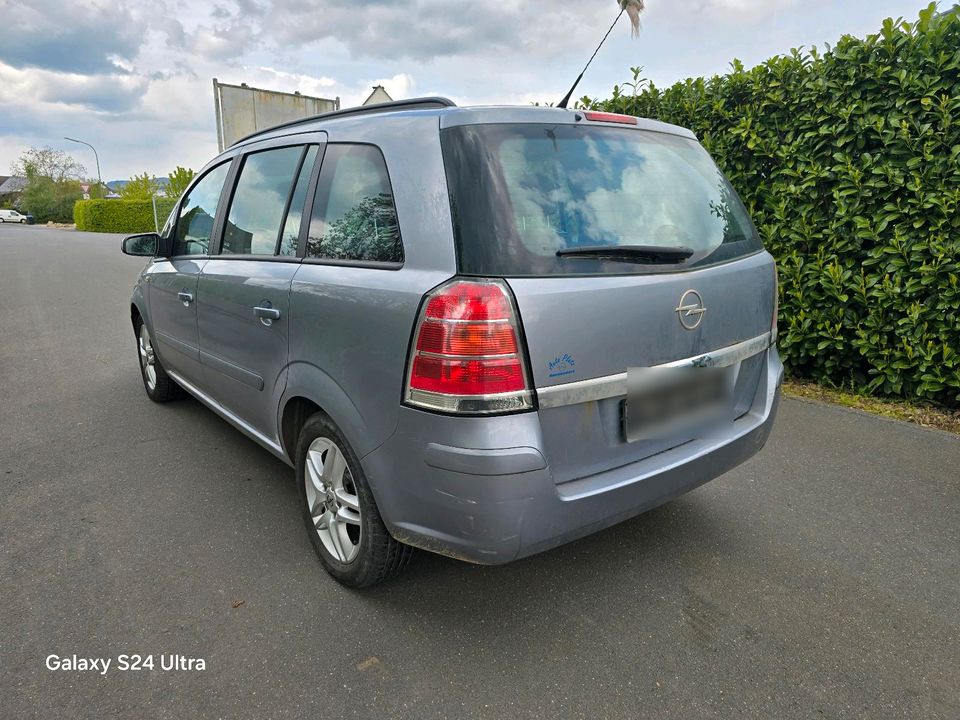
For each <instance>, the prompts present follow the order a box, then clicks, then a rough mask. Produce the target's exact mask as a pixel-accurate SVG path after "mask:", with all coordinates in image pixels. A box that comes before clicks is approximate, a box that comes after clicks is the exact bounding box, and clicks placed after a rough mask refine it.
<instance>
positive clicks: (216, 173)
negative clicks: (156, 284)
mask: <svg viewBox="0 0 960 720" xmlns="http://www.w3.org/2000/svg"><path fill="white" fill-rule="evenodd" d="M229 170H230V161H227V162H225V163H221V164H220V165H217V166H216V167H215V168H213V169H212V170H210V171H209V172H208V173H207V174H206V175H204V176H203V178H202V179H201V180H200V182H198V183H197V184H196V185H194V186H193V187H192V188H191V189H190V192H189V193H188V194H187V196H186V197H185V198H184V199H183V202H182V203H181V204H180V215H179V217H178V218H177V235H176V237H175V238H174V239H173V254H174V255H206V254H207V252H208V250H209V247H210V235H211V234H212V233H213V223H214V220H215V219H216V215H217V203H218V202H220V191H221V190H223V181H224V180H226V179H227V172H228V171H229Z"/></svg>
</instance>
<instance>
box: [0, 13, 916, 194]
mask: <svg viewBox="0 0 960 720" xmlns="http://www.w3.org/2000/svg"><path fill="white" fill-rule="evenodd" d="M647 5H648V10H647V12H646V14H645V15H644V27H643V31H642V33H641V36H640V38H639V40H631V38H630V32H629V23H628V22H627V19H626V18H625V17H624V18H623V19H622V21H621V25H619V26H618V27H617V28H616V29H615V30H614V34H613V35H612V36H611V38H610V41H609V42H608V44H607V45H606V46H605V47H604V48H603V50H601V52H600V55H598V57H597V60H596V61H595V62H594V65H593V67H592V68H591V70H590V72H589V74H588V75H587V77H586V78H585V79H584V82H583V83H582V84H581V86H580V88H579V89H578V92H577V93H576V97H579V96H582V95H584V94H588V95H591V96H593V97H602V96H606V95H608V94H609V92H610V89H611V88H612V86H613V85H614V84H616V83H620V82H623V81H625V80H627V79H628V77H629V68H630V67H631V66H635V65H639V66H643V67H644V68H645V71H644V75H645V76H646V77H648V78H650V79H651V80H653V81H654V82H655V83H657V84H658V85H667V84H670V83H673V82H675V81H677V80H679V79H682V78H685V77H690V76H696V75H705V74H706V75H711V74H716V73H723V72H725V70H726V68H727V66H728V64H729V62H730V60H731V59H732V58H740V59H741V60H743V61H744V62H745V63H747V64H748V65H754V64H756V63H758V62H761V61H762V60H764V59H765V58H767V57H769V56H771V55H774V54H778V53H784V52H788V51H789V50H790V48H793V47H798V46H808V45H812V44H816V45H821V46H822V45H823V43H826V42H829V43H833V42H835V41H836V40H837V39H838V38H839V37H840V36H841V35H843V34H846V33H850V34H853V35H860V36H863V35H866V34H868V33H871V32H875V31H876V30H877V29H879V27H880V24H881V22H882V21H883V19H884V18H885V17H890V16H893V17H898V16H904V17H906V18H908V19H913V18H915V17H916V15H917V13H918V12H919V10H920V9H921V8H923V7H925V6H926V5H927V2H923V1H917V0H899V1H896V0H806V1H805V2H804V1H802V0H647ZM617 12H618V7H617V3H616V0H569V1H568V0H525V1H521V0H467V1H463V2H458V0H272V1H271V0H214V1H212V2H204V1H203V0H150V1H149V2H145V1H144V0H92V1H91V0H73V1H71V2H64V1H63V0H29V1H28V2H23V1H22V0H0V18H2V19H3V22H2V23H0V174H6V173H7V172H8V170H9V166H10V164H11V162H13V161H14V160H15V159H16V158H17V157H18V156H19V155H20V153H21V152H22V151H23V150H25V149H26V148H27V147H29V146H32V145H50V146H52V147H55V148H60V149H64V150H69V151H71V152H73V153H74V154H75V156H76V157H77V159H79V160H80V161H81V162H82V163H83V164H84V165H86V167H87V169H88V172H89V173H90V174H95V166H94V162H93V157H92V153H90V151H89V150H87V149H85V148H83V147H82V146H77V145H72V144H71V143H68V142H65V141H64V140H63V139H62V138H63V136H64V135H69V136H72V137H79V138H81V139H84V140H87V141H88V142H90V143H92V144H94V145H95V146H96V147H97V150H98V151H99V153H100V164H101V169H102V173H103V178H104V180H114V179H120V178H127V177H129V176H130V175H131V174H134V173H139V172H143V171H148V172H150V173H152V174H156V175H166V174H167V173H168V172H169V171H170V170H172V169H173V167H174V166H175V165H178V164H179V165H186V166H190V167H193V168H199V167H200V166H201V165H203V164H204V163H205V162H206V161H207V160H209V159H210V158H211V157H212V156H213V155H215V154H216V150H217V141H216V129H215V125H214V114H213V91H212V83H211V79H212V78H214V77H216V78H219V79H220V80H221V81H223V82H230V83H240V82H246V83H247V84H249V85H253V86H256V87H267V88H272V89H276V90H284V91H289V92H292V91H294V90H299V91H300V92H302V93H304V94H309V95H319V96H321V97H336V96H339V97H340V98H341V103H342V105H343V106H345V107H346V106H349V105H356V104H359V103H360V102H362V101H363V99H364V98H365V97H366V96H367V95H368V94H369V92H370V88H371V86H372V85H374V84H382V85H384V86H385V87H386V88H387V91H388V92H390V93H391V95H393V97H394V98H398V99H399V98H404V97H412V96H416V95H435V94H438V95H445V96H447V97H450V98H452V99H454V100H455V101H456V102H457V103H458V104H468V103H469V104H494V103H522V104H527V103H530V102H534V101H541V102H551V101H552V102H556V101H557V100H559V99H560V97H562V96H563V94H564V93H565V92H566V90H567V87H568V86H569V84H570V83H571V82H572V81H573V79H574V78H575V77H576V75H577V73H578V72H579V70H580V68H581V67H582V65H583V63H584V62H585V61H586V58H587V57H589V55H590V53H591V52H592V51H593V48H594V47H596V44H597V43H598V42H599V40H600V38H601V37H602V35H603V33H604V32H605V31H606V29H607V27H608V26H609V24H610V22H611V21H612V20H613V18H614V17H615V16H616V14H617Z"/></svg>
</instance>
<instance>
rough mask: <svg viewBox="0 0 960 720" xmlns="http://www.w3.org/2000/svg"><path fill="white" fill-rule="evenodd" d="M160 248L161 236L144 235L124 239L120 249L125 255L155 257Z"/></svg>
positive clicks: (153, 234)
mask: <svg viewBox="0 0 960 720" xmlns="http://www.w3.org/2000/svg"><path fill="white" fill-rule="evenodd" d="M159 248H160V236H159V235H157V234H156V233H143V234H142V235H131V236H130V237H126V238H124V239H123V243H121V245H120V249H121V250H123V253H124V255H137V256H140V257H153V256H155V255H156V254H157V250H158V249H159Z"/></svg>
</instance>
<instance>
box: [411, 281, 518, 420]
mask: <svg viewBox="0 0 960 720" xmlns="http://www.w3.org/2000/svg"><path fill="white" fill-rule="evenodd" d="M407 372H408V375H407V386H406V390H405V392H404V398H405V399H406V402H407V403H408V404H410V405H415V406H417V407H423V408H429V409H431V410H443V411H446V412H454V413H464V414H485V413H495V412H510V411H516V410H529V409H531V408H532V407H533V401H532V393H531V388H530V383H529V381H528V378H527V371H526V364H525V362H524V357H523V350H522V346H521V343H520V336H519V328H518V323H517V312H516V309H515V308H514V306H513V300H512V298H511V296H510V293H509V292H508V291H507V288H506V287H505V286H504V285H503V283H501V282H498V281H492V280H483V281H474V280H452V281H450V282H449V283H447V284H445V285H442V286H440V287H439V288H437V289H436V290H433V291H432V292H431V293H430V294H429V295H428V296H427V299H426V302H425V303H424V307H423V310H422V312H421V313H420V317H419V318H418V320H417V325H416V327H415V328H414V341H413V343H412V347H411V354H410V361H409V363H408V370H407Z"/></svg>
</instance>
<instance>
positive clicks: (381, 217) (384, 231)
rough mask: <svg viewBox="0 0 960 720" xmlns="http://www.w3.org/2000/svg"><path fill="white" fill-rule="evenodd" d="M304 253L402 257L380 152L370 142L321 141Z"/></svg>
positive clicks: (375, 258)
mask: <svg viewBox="0 0 960 720" xmlns="http://www.w3.org/2000/svg"><path fill="white" fill-rule="evenodd" d="M307 257H313V258H326V259H331V260H348V261H349V260H356V261H373V262H390V263H397V262H402V261H403V246H402V244H401V242H400V225H399V223H398V221H397V211H396V208H395V207H394V203H393V190H392V189H391V187H390V178H389V176H388V175H387V166H386V163H385V162H384V160H383V154H382V153H381V152H380V150H379V149H378V148H376V147H374V146H373V145H355V144H348V143H336V144H330V145H327V149H326V152H325V153H324V156H323V166H322V168H321V170H320V179H319V182H318V184H317V195H316V200H315V202H314V206H313V217H312V219H311V222H310V232H309V235H308V236H307Z"/></svg>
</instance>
